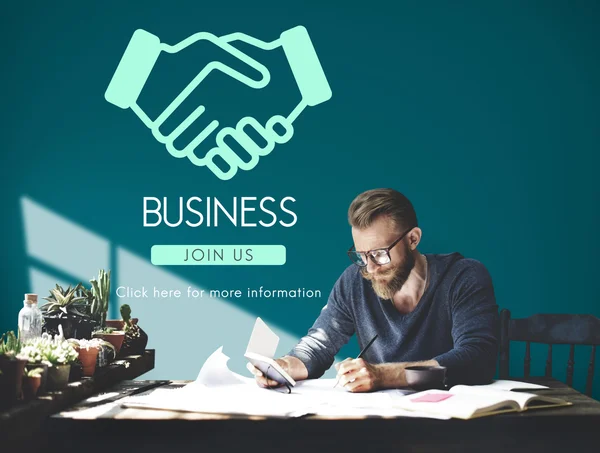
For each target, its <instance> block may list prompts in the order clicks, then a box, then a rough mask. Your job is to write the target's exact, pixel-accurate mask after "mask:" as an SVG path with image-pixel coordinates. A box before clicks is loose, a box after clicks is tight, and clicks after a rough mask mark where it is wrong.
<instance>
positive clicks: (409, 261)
mask: <svg viewBox="0 0 600 453" xmlns="http://www.w3.org/2000/svg"><path fill="white" fill-rule="evenodd" d="M369 259H370V258H369ZM414 267H415V257H414V256H413V254H412V253H411V252H410V249H409V248H408V247H406V258H405V259H404V261H403V262H402V263H400V264H398V265H396V266H393V267H389V269H386V270H385V272H378V273H377V274H376V276H375V274H369V273H368V272H367V268H364V269H361V271H360V272H361V274H362V276H363V277H364V278H365V279H366V280H369V281H370V282H371V284H372V285H373V290H374V291H375V294H377V295H378V296H379V297H380V298H381V299H386V300H392V297H394V294H396V293H397V292H398V291H400V289H401V288H402V286H404V284H405V283H406V280H408V276H409V275H410V272H411V271H412V270H413V268H414ZM384 277H385V278H384Z"/></svg>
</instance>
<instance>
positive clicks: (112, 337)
mask: <svg viewBox="0 0 600 453" xmlns="http://www.w3.org/2000/svg"><path fill="white" fill-rule="evenodd" d="M92 335H93V337H94V338H101V339H103V340H105V341H108V342H109V343H111V344H112V345H113V346H114V347H115V351H116V353H117V354H118V353H119V351H120V350H121V346H122V345H123V340H124V339H125V332H124V331H122V330H117V329H115V328H114V327H103V328H101V329H98V330H96V331H94V333H93V334H92Z"/></svg>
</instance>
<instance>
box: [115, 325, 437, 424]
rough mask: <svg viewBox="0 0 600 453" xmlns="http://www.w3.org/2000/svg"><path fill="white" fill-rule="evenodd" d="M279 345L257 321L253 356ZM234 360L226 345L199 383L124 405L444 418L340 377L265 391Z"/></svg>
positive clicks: (400, 393)
mask: <svg viewBox="0 0 600 453" xmlns="http://www.w3.org/2000/svg"><path fill="white" fill-rule="evenodd" d="M278 342H279V337H278V336H277V335H276V334H275V333H274V332H273V331H271V329H269V327H268V326H267V325H266V324H265V323H264V322H263V321H262V320H261V319H260V318H257V320H256V323H255V325H254V329H253V331H252V335H251V338H250V341H249V343H248V348H247V352H254V353H258V354H261V355H264V356H267V357H271V358H272V357H273V356H274V354H275V350H276V349H277V344H278ZM228 360H229V357H227V356H226V355H225V354H224V353H223V347H220V348H218V349H217V350H216V351H215V352H214V353H213V354H211V355H210V357H209V358H208V359H207V360H206V361H205V362H204V365H203V366H202V368H201V370H200V373H198V378H197V379H196V381H194V382H193V383H191V384H188V385H186V386H184V387H182V388H181V389H176V390H168V389H156V390H154V391H153V392H152V393H149V394H147V395H138V396H132V397H129V398H125V399H124V400H122V403H123V404H124V405H126V406H128V407H137V408H152V409H167V410H175V411H190V412H208V413H221V414H245V415H261V416H277V417H296V416H301V415H305V414H323V415H326V414H330V415H336V416H382V417H387V416H400V415H405V416H411V417H415V416H422V417H429V418H440V417H439V416H436V415H431V414H425V413H415V412H407V411H405V410H403V409H400V408H398V407H394V406H395V403H396V402H397V401H398V400H399V399H401V398H404V396H405V395H407V394H410V393H414V392H412V391H410V390H384V391H379V392H370V393H351V392H348V391H347V390H345V389H344V388H343V387H339V386H338V387H335V383H336V380H335V379H312V380H305V381H300V382H298V383H297V384H296V386H295V387H294V388H293V390H292V393H290V394H288V393H286V391H285V388H284V387H281V388H278V389H264V388H261V387H259V386H258V385H257V383H256V381H255V379H253V378H249V377H245V376H241V375H239V374H236V373H234V372H232V371H231V370H230V369H229V368H228V367H227V361H228ZM334 387H335V388H334ZM441 418H444V417H441Z"/></svg>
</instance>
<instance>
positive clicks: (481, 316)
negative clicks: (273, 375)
mask: <svg viewBox="0 0 600 453" xmlns="http://www.w3.org/2000/svg"><path fill="white" fill-rule="evenodd" d="M425 256H426V257H427V263H428V273H429V277H428V278H429V284H428V286H427V288H426V290H425V292H424V294H423V297H422V298H421V300H420V301H419V303H418V304H417V306H416V307H415V309H414V310H413V311H412V312H410V313H407V314H401V313H400V312H398V311H397V310H396V308H395V307H394V306H393V305H392V303H391V301H387V300H381V299H380V298H379V297H378V296H377V295H376V294H375V292H374V291H373V288H372V286H371V282H369V281H367V280H365V279H364V278H363V277H362V276H361V274H360V270H359V268H358V267H357V266H355V265H352V266H350V267H348V268H347V269H346V270H345V271H344V273H343V274H342V275H341V277H340V278H339V279H338V281H337V282H336V284H335V286H334V287H333V290H332V291H331V294H330V295H329V299H328V301H327V305H325V307H323V309H322V311H321V314H320V315H319V317H318V318H317V320H316V321H315V323H314V325H313V326H312V327H311V329H310V330H309V331H308V334H307V335H306V336H305V337H303V338H302V339H301V340H300V342H299V343H298V344H297V345H296V346H295V347H294V349H292V351H291V352H290V353H289V355H291V356H294V357H297V358H298V359H300V360H301V361H302V362H304V364H305V365H306V368H307V369H308V377H309V378H318V377H320V376H321V375H323V373H324V372H325V371H326V370H327V369H328V368H329V367H330V366H331V364H332V363H333V361H334V356H335V355H336V354H337V353H338V351H339V350H340V348H341V347H342V346H343V345H344V344H346V343H347V342H348V340H349V339H350V337H351V336H352V335H353V334H354V333H356V336H357V338H358V343H359V345H360V348H361V349H362V348H363V347H364V346H365V345H366V344H367V343H368V342H369V340H370V339H371V338H373V336H374V335H375V334H379V337H378V338H377V340H376V341H375V343H373V345H372V346H371V347H370V348H369V350H368V351H367V352H366V353H365V354H364V355H363V358H364V359H365V360H366V361H367V362H369V363H390V362H416V361H421V360H430V359H435V360H437V361H438V362H439V364H440V365H442V366H445V367H447V368H448V370H447V377H448V381H449V384H450V385H455V384H480V383H488V382H489V381H490V380H491V379H492V378H493V376H494V373H495V370H496V356H497V349H498V331H499V329H498V306H497V305H496V300H495V297H494V288H493V286H492V280H491V277H490V275H489V273H488V271H487V270H486V268H485V267H484V266H483V264H481V263H480V262H479V261H476V260H473V259H467V258H464V257H463V256H462V255H460V254H459V253H452V254H447V255H429V254H427V255H425Z"/></svg>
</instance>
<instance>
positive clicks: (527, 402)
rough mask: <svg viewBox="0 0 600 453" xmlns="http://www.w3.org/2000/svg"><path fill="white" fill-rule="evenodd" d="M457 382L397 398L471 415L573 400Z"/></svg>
mask: <svg viewBox="0 0 600 453" xmlns="http://www.w3.org/2000/svg"><path fill="white" fill-rule="evenodd" d="M484 387H485V386H483V387H480V388H478V387H469V386H467V385H455V386H454V387H452V388H451V389H450V390H447V391H446V390H426V391H424V392H419V393H415V394H413V395H409V396H405V397H404V398H401V399H399V400H397V401H395V406H397V407H400V408H402V409H406V410H411V411H420V412H430V413H434V414H440V415H447V416H450V417H453V418H462V419H465V420H467V419H471V418H477V417H485V416H488V415H496V414H502V413H505V412H522V411H525V410H528V409H541V408H548V407H559V406H570V405H571V404H572V403H570V402H567V401H564V400H561V399H558V398H552V397H548V396H540V395H536V394H533V393H524V392H511V391H508V390H492V389H489V388H484Z"/></svg>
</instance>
